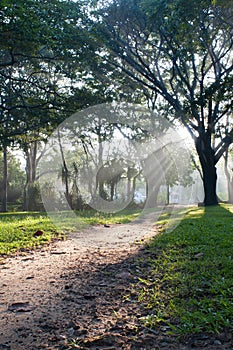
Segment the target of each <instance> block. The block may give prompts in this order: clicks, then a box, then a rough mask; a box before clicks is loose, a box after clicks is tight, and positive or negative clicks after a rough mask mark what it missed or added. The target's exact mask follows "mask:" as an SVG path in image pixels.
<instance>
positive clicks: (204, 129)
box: [97, 0, 233, 205]
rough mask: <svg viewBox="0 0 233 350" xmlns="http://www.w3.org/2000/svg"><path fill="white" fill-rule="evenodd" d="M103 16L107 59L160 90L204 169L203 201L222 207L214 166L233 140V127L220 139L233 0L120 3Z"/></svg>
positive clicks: (227, 105)
mask: <svg viewBox="0 0 233 350" xmlns="http://www.w3.org/2000/svg"><path fill="white" fill-rule="evenodd" d="M97 16H98V18H99V20H98V22H97V30H98V33H99V37H98V38H97V39H98V40H99V44H100V45H102V50H105V51H106V55H105V60H106V62H107V63H108V64H111V65H112V67H113V68H112V69H119V70H121V71H122V72H124V73H125V74H126V75H128V76H129V77H131V78H132V79H134V80H135V81H137V82H138V83H139V84H140V85H141V86H142V87H143V88H144V89H147V90H148V91H154V93H155V94H156V96H157V107H158V108H160V109H161V108H162V109H163V113H164V117H167V118H170V119H171V120H174V119H175V120H176V121H177V122H179V123H181V124H183V125H184V126H185V127H186V128H187V130H188V131H189V133H190V134H191V136H192V138H193V139H194V142H195V145H196V150H197V152H198V155H199V158H200V163H201V166H202V172H203V183H204V190H205V204H206V205H211V204H216V203H217V196H216V164H217V162H218V161H219V159H220V158H221V156H222V155H223V153H224V152H225V150H226V148H227V147H228V145H229V144H230V143H231V142H232V140H233V138H232V137H233V129H232V128H231V129H230V131H229V132H227V133H226V134H225V135H224V137H223V138H222V139H221V140H220V139H219V140H218V139H217V136H218V133H217V131H218V129H219V128H220V127H221V126H222V124H224V122H225V118H226V116H227V115H228V114H229V113H231V112H232V105H233V103H232V82H233V74H232V72H233V62H232V57H233V55H232V53H233V52H232V45H233V39H232V38H233V35H232V34H233V27H232V23H233V11H232V7H231V6H230V2H229V1H219V2H218V1H210V0H203V1H196V0H193V1H191V2H187V1H184V0H176V1H169V0H167V1H160V0H127V1H122V0H114V1H112V2H110V3H109V4H106V5H105V6H104V8H101V11H99V12H98V14H97ZM161 113H162V112H161Z"/></svg>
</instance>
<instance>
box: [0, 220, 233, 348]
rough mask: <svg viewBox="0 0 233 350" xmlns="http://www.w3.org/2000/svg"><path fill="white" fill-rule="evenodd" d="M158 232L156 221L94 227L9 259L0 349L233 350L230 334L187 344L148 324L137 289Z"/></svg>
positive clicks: (1, 284)
mask: <svg viewBox="0 0 233 350" xmlns="http://www.w3.org/2000/svg"><path fill="white" fill-rule="evenodd" d="M156 233H157V232H156V226H153V225H152V224H151V223H150V220H142V221H139V220H138V221H135V222H134V223H132V224H127V225H123V224H121V225H112V226H110V227H103V226H95V227H89V228H88V229H85V230H84V231H83V232H79V233H72V234H70V235H69V236H68V239H67V240H65V241H58V242H55V243H52V244H50V245H49V246H47V247H44V248H42V249H40V250H38V251H33V252H27V253H26V254H25V255H22V254H21V255H18V256H15V257H10V258H7V259H6V260H5V261H4V263H3V264H1V265H0V350H3V349H5V350H42V349H50V350H67V349H93V350H94V349H95V350H97V349H101V350H110V349H116V350H117V349H119V350H120V349H123V350H144V349H148V350H156V349H159V350H188V349H189V350H190V349H197V350H202V349H203V350H204V349H205V350H206V349H210V350H220V349H221V350H232V349H233V338H232V334H231V333H229V332H228V333H226V334H222V335H218V338H217V339H216V337H215V336H214V335H209V334H208V335H206V334H200V335H196V336H193V337H189V339H186V340H184V341H183V342H181V341H180V340H179V339H178V338H176V337H174V336H171V335H169V334H168V330H167V328H166V327H162V326H161V327H160V328H158V329H157V330H156V331H153V330H150V329H148V328H146V327H145V326H143V324H142V322H141V318H142V317H143V316H146V315H147V314H148V311H147V310H146V309H145V308H144V307H143V305H140V304H139V303H138V302H137V294H136V293H134V292H133V289H134V286H137V284H136V283H137V282H138V277H143V271H145V269H148V268H149V264H148V263H147V259H146V258H147V257H150V255H148V254H149V253H148V251H147V250H146V249H145V247H144V244H143V242H146V240H147V239H148V238H150V237H152V236H154V235H156ZM135 288H137V287H135ZM73 339H75V343H74V342H72V340H73Z"/></svg>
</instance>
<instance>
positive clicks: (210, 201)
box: [196, 134, 218, 206]
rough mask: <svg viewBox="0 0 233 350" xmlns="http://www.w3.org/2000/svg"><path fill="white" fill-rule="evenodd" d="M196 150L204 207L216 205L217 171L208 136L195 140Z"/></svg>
mask: <svg viewBox="0 0 233 350" xmlns="http://www.w3.org/2000/svg"><path fill="white" fill-rule="evenodd" d="M196 150H197V153H198V156H199V159H200V163H201V167H202V174H203V186H204V194H205V197H204V205H205V206H209V205H217V204H218V197H217V193H216V186H217V169H216V161H215V156H214V151H213V149H212V147H211V142H210V140H209V137H208V135H206V134H205V136H204V137H202V138H200V137H199V138H197V140H196Z"/></svg>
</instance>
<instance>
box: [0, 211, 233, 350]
mask: <svg viewBox="0 0 233 350" xmlns="http://www.w3.org/2000/svg"><path fill="white" fill-rule="evenodd" d="M228 208H229V209H228ZM231 208H232V207H228V206H224V207H221V206H220V207H211V208H192V209H189V210H188V212H187V215H186V217H185V219H184V220H183V222H182V223H181V224H180V225H179V226H178V227H177V228H176V229H175V230H174V231H173V232H169V233H164V234H160V235H158V236H156V237H155V238H154V239H153V240H152V241H151V243H150V244H149V245H148V246H147V247H142V248H141V249H139V251H138V252H136V253H131V254H129V253H127V252H126V251H124V250H123V251H122V252H121V253H120V254H116V251H114V250H106V251H105V252H101V251H97V250H96V251H93V252H89V253H88V252H87V253H86V254H84V255H83V256H82V255H80V257H79V259H77V261H76V263H75V264H74V265H72V266H70V268H69V269H66V270H63V271H62V272H61V274H60V277H59V278H56V280H55V281H52V286H53V288H55V289H56V291H57V292H56V296H55V298H52V299H50V297H49V295H50V294H49V291H46V293H45V295H44V298H43V300H42V301H41V306H40V308H38V309H37V310H35V311H34V312H32V313H31V314H30V315H29V314H27V315H25V314H21V315H17V314H16V315H15V318H16V321H17V320H18V322H16V323H15V324H14V327H12V330H11V333H12V337H11V339H12V340H11V341H9V343H8V344H9V345H11V346H12V348H13V349H14V348H15V349H16V346H18V345H19V343H18V341H19V340H22V339H23V342H24V345H25V344H26V345H27V347H26V348H27V349H28V350H32V349H38V350H39V349H40V350H41V349H43V346H41V344H42V343H43V342H44V343H46V342H47V344H49V346H50V348H51V349H75V348H79V349H105V348H106V349H107V348H109V349H110V348H112V349H127V350H128V349H130V350H133V349H135V350H136V349H138V350H139V349H167V350H168V349H176V350H178V349H182V350H185V349H190V348H193V347H196V348H198V349H202V348H203V349H204V348H205V349H206V348H209V349H211V346H213V344H214V341H215V340H216V334H218V340H219V342H220V343H221V345H219V346H222V345H223V344H226V346H228V348H232V345H233V344H232V338H231V331H226V330H228V329H231V327H232V321H233V318H232V316H233V283H232V282H233V259H232V247H233V245H232V244H233V238H232V236H233V234H232V224H233V223H232V218H233V217H232V214H231V212H230V211H229V210H231ZM32 283H33V281H32ZM49 283H50V281H49ZM7 317H8V316H7V315H5V316H4V317H2V319H1V332H4V327H6V320H7ZM172 331H173V332H176V333H178V335H181V334H183V335H189V337H188V338H186V340H184V341H183V342H181V340H180V339H179V338H178V337H177V336H175V335H170V334H169V333H170V332H172ZM211 332H212V333H213V334H212V335H211ZM221 332H222V333H221ZM224 332H225V333H224ZM193 334H196V335H193ZM61 336H62V337H63V338H62V337H61ZM61 339H63V340H62V341H61ZM64 339H69V341H68V343H69V345H66V346H65V345H64ZM65 342H66V340H65ZM16 344H18V345H16ZM38 344H39V345H38ZM42 345H43V344H42ZM214 348H215V349H220V348H221V349H222V347H218V346H217V345H216V344H215V347H214ZM17 349H19V350H21V349H20V347H18V348H17ZM22 349H23V347H22Z"/></svg>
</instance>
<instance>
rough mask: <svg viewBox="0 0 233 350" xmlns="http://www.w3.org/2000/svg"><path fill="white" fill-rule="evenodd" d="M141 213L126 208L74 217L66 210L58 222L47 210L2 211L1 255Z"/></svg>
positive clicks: (123, 221) (127, 219)
mask: <svg viewBox="0 0 233 350" xmlns="http://www.w3.org/2000/svg"><path fill="white" fill-rule="evenodd" d="M139 213H140V211H135V210H124V211H122V212H121V213H117V214H113V215H110V214H101V213H99V212H98V213H97V212H95V211H82V212H78V213H77V216H76V217H74V218H71V217H70V215H66V213H60V214H59V215H60V217H59V218H58V221H57V224H56V220H55V221H53V220H51V218H49V217H48V216H47V215H46V214H45V213H38V212H34V213H32V212H30V213H29V212H23V213H20V212H9V213H0V255H6V254H11V253H14V252H16V251H20V250H22V249H33V248H36V247H38V246H41V245H43V244H48V243H49V242H50V241H51V240H52V239H54V238H58V239H62V238H64V236H65V234H66V233H69V232H71V231H75V230H77V229H78V230H81V229H82V228H83V227H85V226H86V225H94V224H105V223H109V224H113V223H127V222H130V221H132V220H134V219H135V218H136V217H137V215H139ZM37 231H43V234H42V235H41V236H39V237H34V234H35V233H36V232H37Z"/></svg>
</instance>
